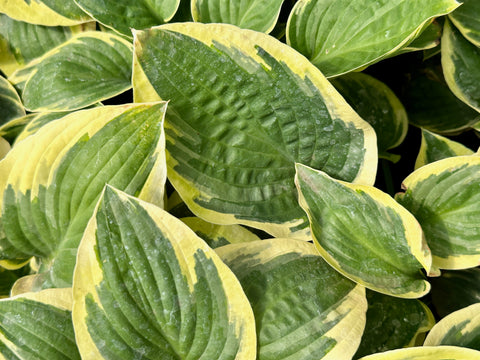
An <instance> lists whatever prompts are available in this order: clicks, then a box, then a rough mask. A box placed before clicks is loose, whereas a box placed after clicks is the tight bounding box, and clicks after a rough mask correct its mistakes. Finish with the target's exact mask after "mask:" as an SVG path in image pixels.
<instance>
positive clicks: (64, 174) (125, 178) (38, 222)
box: [0, 103, 166, 287]
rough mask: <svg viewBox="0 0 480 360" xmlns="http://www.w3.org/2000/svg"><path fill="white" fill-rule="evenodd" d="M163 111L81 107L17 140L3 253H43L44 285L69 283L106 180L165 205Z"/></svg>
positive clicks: (2, 204) (0, 184) (9, 168)
mask: <svg viewBox="0 0 480 360" xmlns="http://www.w3.org/2000/svg"><path fill="white" fill-rule="evenodd" d="M164 111H165V104H164V103H156V104H133V105H122V106H105V107H99V108H95V109H91V110H83V111H77V112H74V113H72V114H70V115H68V116H65V117H63V118H62V119H59V120H56V121H53V122H51V123H49V124H47V125H45V126H43V127H42V128H41V129H40V130H39V131H38V132H37V133H35V134H34V135H31V136H29V137H27V138H25V139H24V140H23V141H21V142H19V143H18V144H16V145H15V146H14V147H13V149H12V150H11V151H10V152H9V153H8V154H7V156H6V157H5V159H4V160H3V161H1V162H0V173H1V174H5V176H3V177H1V178H0V209H1V214H2V216H1V218H0V248H1V252H0V258H1V259H10V260H12V259H24V260H26V259H28V258H29V257H31V256H36V257H40V258H41V259H42V264H41V268H40V272H41V273H43V277H42V278H43V280H44V281H47V282H48V283H47V284H46V285H45V286H48V285H55V286H57V287H65V286H68V285H69V284H71V277H72V273H73V267H74V265H75V255H76V252H77V247H78V244H79V242H80V239H81V236H82V234H83V231H84V229H85V226H86V224H87V222H88V220H89V218H90V216H91V214H92V213H93V210H94V206H95V204H96V202H97V200H98V198H99V196H100V194H101V191H102V189H103V187H104V185H105V183H109V184H112V185H115V186H117V187H119V188H121V189H123V190H125V191H126V192H128V193H130V194H135V195H138V196H139V197H141V198H143V199H145V200H148V201H151V202H153V203H157V204H162V202H163V185H164V183H165V176H166V174H165V170H166V165H165V155H164V146H165V145H164V137H163V136H164V135H163V128H162V123H163V114H164ZM46 271H47V273H45V272H46ZM45 274H46V275H45Z"/></svg>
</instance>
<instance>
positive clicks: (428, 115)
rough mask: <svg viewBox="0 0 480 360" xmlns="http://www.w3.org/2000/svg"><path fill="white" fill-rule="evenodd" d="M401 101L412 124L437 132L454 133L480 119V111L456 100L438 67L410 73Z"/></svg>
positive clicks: (420, 69)
mask: <svg viewBox="0 0 480 360" xmlns="http://www.w3.org/2000/svg"><path fill="white" fill-rule="evenodd" d="M409 78H411V80H410V81H408V82H407V83H406V84H404V85H403V86H404V91H403V94H402V96H401V101H402V103H403V105H404V106H405V108H406V110H407V113H408V119H409V121H410V123H411V124H413V125H415V126H417V127H421V128H424V129H426V130H429V131H432V132H435V133H440V134H456V133H458V132H461V131H463V130H466V129H468V128H470V127H471V126H472V125H474V124H476V123H477V122H478V121H480V114H479V113H478V112H477V111H475V110H474V109H472V108H471V107H470V106H468V105H466V104H465V103H464V102H463V101H461V100H460V99H458V98H457V97H456V96H455V95H454V94H453V93H452V91H451V90H450V89H449V87H448V86H447V84H446V83H445V79H444V76H443V73H442V70H441V68H440V67H425V68H419V69H418V70H414V71H413V72H412V73H411V74H409Z"/></svg>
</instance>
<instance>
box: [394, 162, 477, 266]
mask: <svg viewBox="0 0 480 360" xmlns="http://www.w3.org/2000/svg"><path fill="white" fill-rule="evenodd" d="M479 186H480V156H477V155H471V156H457V157H453V158H447V159H443V160H439V161H436V162H434V163H431V164H428V165H425V166H423V167H421V168H419V169H417V170H416V171H414V172H413V173H412V174H410V175H409V176H408V177H407V178H406V179H405V180H404V181H403V188H404V189H405V192H404V193H399V194H397V195H396V196H395V199H396V200H397V201H399V202H400V204H402V205H403V206H405V207H406V208H407V209H408V210H409V211H410V212H411V213H412V214H413V215H415V217H416V218H417V219H418V221H419V222H420V224H421V226H422V229H423V231H424V232H425V238H426V240H427V243H428V245H429V247H430V249H431V251H432V255H433V264H434V266H436V267H439V268H441V269H464V268H468V267H474V266H477V265H478V264H479V262H480V223H479V221H478V219H479V217H480V191H478V188H479Z"/></svg>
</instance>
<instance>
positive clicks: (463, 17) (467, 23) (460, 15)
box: [448, 0, 480, 46]
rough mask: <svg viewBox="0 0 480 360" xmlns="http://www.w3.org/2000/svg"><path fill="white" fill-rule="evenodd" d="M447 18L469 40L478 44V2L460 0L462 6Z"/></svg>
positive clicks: (479, 6) (479, 43)
mask: <svg viewBox="0 0 480 360" xmlns="http://www.w3.org/2000/svg"><path fill="white" fill-rule="evenodd" d="M448 18H449V19H450V20H451V21H452V22H453V24H454V25H455V27H456V28H457V29H459V30H460V32H461V33H462V34H463V36H465V37H466V38H467V39H468V40H469V41H471V42H472V43H473V44H475V45H476V46H480V3H479V2H478V1H476V0H462V6H460V7H459V8H458V9H456V10H455V11H454V12H452V13H451V14H449V16H448Z"/></svg>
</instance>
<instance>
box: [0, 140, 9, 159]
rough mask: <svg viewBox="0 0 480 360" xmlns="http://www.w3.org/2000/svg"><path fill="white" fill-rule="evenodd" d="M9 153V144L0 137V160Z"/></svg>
mask: <svg viewBox="0 0 480 360" xmlns="http://www.w3.org/2000/svg"><path fill="white" fill-rule="evenodd" d="M9 151H10V144H9V143H8V141H7V140H5V139H4V138H3V137H0V160H2V159H3V158H4V157H5V156H6V155H7V153H8V152H9Z"/></svg>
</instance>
